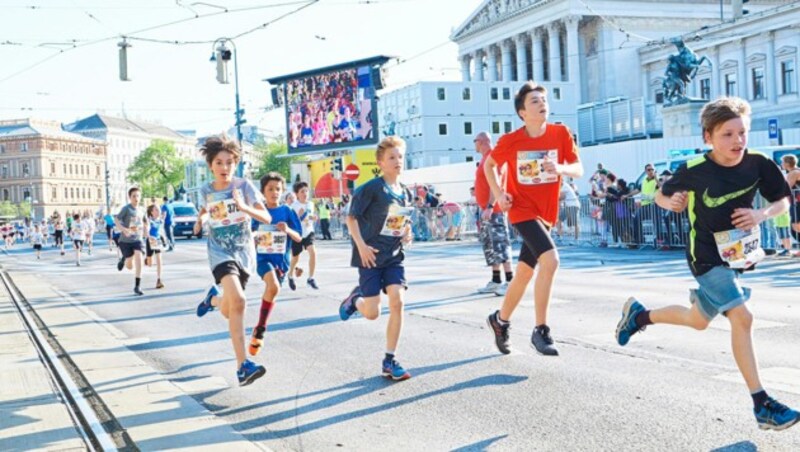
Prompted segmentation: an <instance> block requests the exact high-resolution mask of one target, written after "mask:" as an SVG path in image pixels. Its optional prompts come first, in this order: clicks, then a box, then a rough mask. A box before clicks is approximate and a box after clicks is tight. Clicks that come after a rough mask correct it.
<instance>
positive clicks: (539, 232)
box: [514, 220, 556, 268]
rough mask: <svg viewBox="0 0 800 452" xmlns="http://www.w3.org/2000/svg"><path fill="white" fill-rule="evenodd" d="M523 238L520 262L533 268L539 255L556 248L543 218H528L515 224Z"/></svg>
mask: <svg viewBox="0 0 800 452" xmlns="http://www.w3.org/2000/svg"><path fill="white" fill-rule="evenodd" d="M514 228H516V229H517V233H518V234H519V236H520V238H521V239H522V248H520V250H519V262H524V263H525V264H526V265H528V266H529V267H531V268H534V267H536V263H537V262H538V261H539V256H541V255H542V254H544V253H546V252H548V251H550V250H554V249H556V245H555V243H553V238H552V237H550V230H549V228H548V227H547V226H545V225H544V223H542V221H541V220H528V221H523V222H521V223H517V224H515V225H514Z"/></svg>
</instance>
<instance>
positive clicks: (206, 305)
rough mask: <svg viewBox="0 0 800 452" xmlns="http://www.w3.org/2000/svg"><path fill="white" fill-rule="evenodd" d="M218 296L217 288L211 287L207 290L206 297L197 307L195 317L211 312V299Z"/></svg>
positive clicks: (212, 308) (212, 307)
mask: <svg viewBox="0 0 800 452" xmlns="http://www.w3.org/2000/svg"><path fill="white" fill-rule="evenodd" d="M218 296H220V291H219V289H217V286H211V288H210V289H208V293H206V297H205V298H203V301H201V302H200V304H199V305H197V317H203V316H204V315H206V313H207V312H208V311H213V310H214V306H213V305H212V304H211V298H213V297H218Z"/></svg>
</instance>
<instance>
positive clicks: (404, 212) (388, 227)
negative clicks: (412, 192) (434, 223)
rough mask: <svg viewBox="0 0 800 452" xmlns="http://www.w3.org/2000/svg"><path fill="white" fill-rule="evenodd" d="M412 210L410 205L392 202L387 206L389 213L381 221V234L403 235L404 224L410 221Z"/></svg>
mask: <svg viewBox="0 0 800 452" xmlns="http://www.w3.org/2000/svg"><path fill="white" fill-rule="evenodd" d="M413 212H414V209H413V208H412V207H400V206H398V205H397V204H392V205H391V206H390V207H389V214H388V215H386V220H384V222H383V229H381V235H388V236H390V237H400V236H402V235H403V233H404V230H405V226H406V225H407V224H410V223H411V214H412V213H413Z"/></svg>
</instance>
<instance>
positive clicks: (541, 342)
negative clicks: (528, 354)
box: [531, 325, 558, 356]
mask: <svg viewBox="0 0 800 452" xmlns="http://www.w3.org/2000/svg"><path fill="white" fill-rule="evenodd" d="M531 347H533V348H535V349H536V351H537V352H539V353H540V354H542V355H545V356H558V350H556V348H555V347H553V337H552V336H550V327H549V326H547V325H541V326H537V327H536V328H534V329H533V334H532V335H531Z"/></svg>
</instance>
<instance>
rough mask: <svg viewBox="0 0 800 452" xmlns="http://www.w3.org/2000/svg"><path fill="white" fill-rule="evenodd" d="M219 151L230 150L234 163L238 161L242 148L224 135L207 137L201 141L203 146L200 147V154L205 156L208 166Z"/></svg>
mask: <svg viewBox="0 0 800 452" xmlns="http://www.w3.org/2000/svg"><path fill="white" fill-rule="evenodd" d="M220 152H230V153H231V155H233V161H234V162H236V163H239V161H240V160H241V158H242V150H241V149H240V148H239V144H238V143H236V142H235V141H233V140H230V139H228V137H226V136H225V135H221V136H213V137H209V138H207V139H206V142H205V143H203V147H202V148H200V154H202V155H203V157H205V158H206V163H208V165H209V166H211V163H212V162H213V161H214V159H215V158H217V155H219V153H220Z"/></svg>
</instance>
